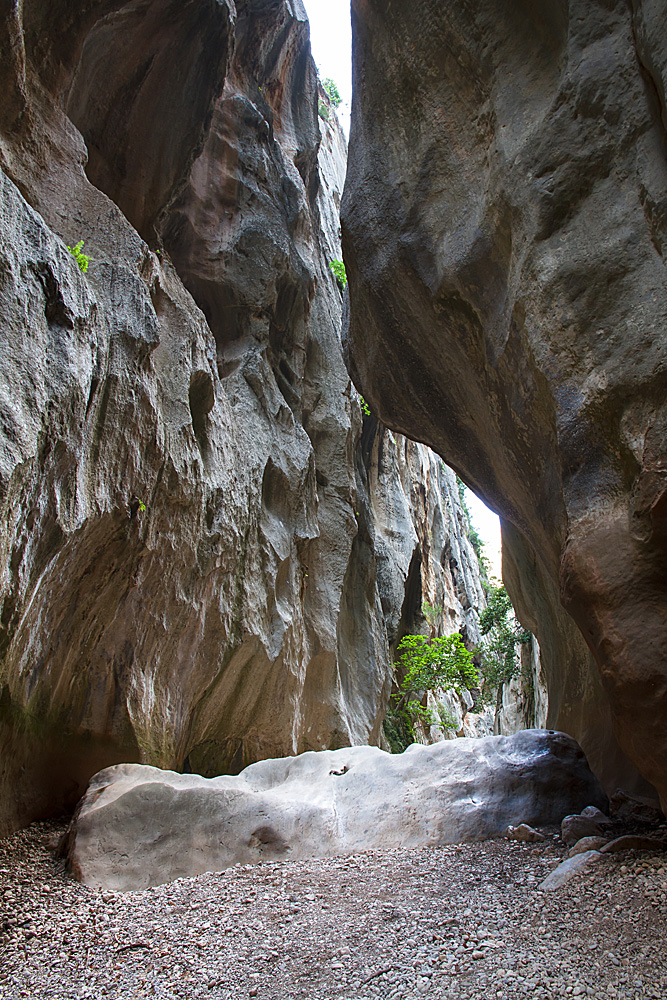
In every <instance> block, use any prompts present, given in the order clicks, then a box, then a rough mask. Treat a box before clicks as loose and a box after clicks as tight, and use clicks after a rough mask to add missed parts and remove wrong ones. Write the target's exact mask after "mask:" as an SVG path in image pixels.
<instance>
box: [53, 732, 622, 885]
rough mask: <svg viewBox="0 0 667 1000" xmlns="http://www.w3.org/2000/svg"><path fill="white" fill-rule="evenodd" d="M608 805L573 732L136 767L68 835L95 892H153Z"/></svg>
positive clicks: (473, 834) (94, 788)
mask: <svg viewBox="0 0 667 1000" xmlns="http://www.w3.org/2000/svg"><path fill="white" fill-rule="evenodd" d="M590 802H594V803H595V802H597V803H598V804H600V805H602V804H604V802H606V797H605V796H604V793H603V792H602V789H601V788H600V786H599V784H598V782H597V779H596V778H595V777H594V776H593V774H592V773H591V771H590V770H589V768H588V764H587V762H586V758H585V756H584V754H583V752H582V750H581V748H580V747H579V746H578V745H577V743H575V741H574V740H573V739H571V738H570V737H568V736H566V735H565V734H563V733H553V732H551V733H549V732H546V731H544V730H526V731H524V732H522V733H517V734H516V735H515V736H490V737H486V738H484V739H477V740H475V739H461V740H456V741H443V742H440V743H436V744H434V745H432V746H428V747H427V746H422V745H419V744H413V746H411V747H410V748H409V749H408V750H406V751H405V753H402V754H388V753H385V752H384V751H383V750H379V749H377V748H376V747H350V748H347V749H341V750H334V751H320V752H319V753H305V754H301V755H300V756H298V757H291V758H283V759H280V760H264V761H260V762H258V763H257V764H252V765H251V766H250V767H248V768H246V769H245V771H243V772H242V773H241V774H239V775H237V776H235V777H225V776H222V777H219V778H212V779H208V780H207V779H205V778H201V777H199V776H198V775H180V774H175V773H174V772H169V771H158V770H157V769H155V768H151V767H145V766H140V765H133V764H120V765H117V766H116V767H112V768H107V769H106V770H104V771H102V772H100V773H99V774H97V775H96V776H95V777H94V778H93V780H92V781H91V783H90V785H89V788H88V791H87V792H86V795H85V797H84V799H83V800H82V802H81V805H80V807H79V809H78V811H77V815H76V817H75V819H74V821H73V824H72V828H71V829H70V832H69V834H68V848H67V850H68V857H69V862H70V864H71V866H72V868H73V870H74V872H75V873H76V874H77V876H78V877H79V878H80V879H81V880H82V881H83V882H85V883H86V884H87V885H91V886H101V887H106V888H109V889H128V890H135V889H143V888H145V887H146V886H148V885H155V884H159V883H161V882H167V881H171V880H173V879H175V878H179V877H183V876H190V875H197V874H199V873H201V872H204V871H218V870H221V869H224V868H228V867H230V866H231V865H234V864H236V863H241V864H246V863H252V862H257V861H260V860H267V861H269V860H275V859H282V858H287V857H289V858H291V859H293V860H300V859H304V858H313V857H327V856H330V855H336V854H352V853H355V852H357V851H366V850H372V849H386V848H393V847H420V846H422V847H425V846H429V845H436V844H448V843H456V842H459V841H466V840H484V839H486V838H489V837H493V836H498V835H500V834H502V833H503V832H504V830H505V829H506V828H507V825H508V823H509V822H511V821H515V822H516V821H517V820H523V821H525V822H529V823H536V824H550V823H556V822H558V820H559V819H560V817H561V816H562V815H563V812H567V811H569V810H572V809H573V808H575V809H576V808H583V806H584V803H590Z"/></svg>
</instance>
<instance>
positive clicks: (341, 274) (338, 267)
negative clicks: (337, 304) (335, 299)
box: [329, 260, 347, 288]
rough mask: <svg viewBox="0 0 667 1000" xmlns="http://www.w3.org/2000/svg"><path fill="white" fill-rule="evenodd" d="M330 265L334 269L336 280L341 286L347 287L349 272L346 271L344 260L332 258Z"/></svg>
mask: <svg viewBox="0 0 667 1000" xmlns="http://www.w3.org/2000/svg"><path fill="white" fill-rule="evenodd" d="M329 267H330V268H331V270H332V271H333V273H334V275H335V277H336V281H337V282H338V284H339V285H340V286H341V288H346V287H347V274H346V273H345V264H344V263H343V261H342V260H332V261H331V263H330V264H329Z"/></svg>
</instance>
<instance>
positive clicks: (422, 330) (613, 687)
mask: <svg viewBox="0 0 667 1000" xmlns="http://www.w3.org/2000/svg"><path fill="white" fill-rule="evenodd" d="M352 10H353V36H354V57H353V58H354V83H355V98H354V106H353V113H352V131H351V138H350V168H349V171H348V177H347V183H346V190H345V196H344V204H343V236H344V239H343V246H344V252H345V260H346V264H347V268H348V275H349V279H350V295H351V321H350V334H349V352H350V357H351V364H352V370H353V374H354V378H355V383H356V384H357V385H358V386H359V387H360V388H361V390H362V391H363V393H364V395H365V397H366V398H367V399H368V400H370V401H371V403H372V405H373V407H374V409H375V411H376V412H377V413H378V415H379V417H380V418H381V419H382V420H384V421H385V422H386V423H387V424H389V425H390V426H392V427H393V428H395V429H396V430H397V431H399V432H401V433H406V434H409V435H412V436H416V437H419V439H420V440H423V441H427V442H428V443H429V444H430V445H431V446H432V447H433V448H435V449H436V450H437V451H438V452H439V453H440V454H441V455H443V456H444V457H445V458H446V460H447V461H449V462H451V464H452V465H453V466H454V467H455V468H456V469H457V470H458V471H459V472H460V474H461V475H462V476H463V478H464V479H465V480H466V481H467V482H468V483H469V484H470V485H471V486H472V487H473V488H474V489H475V491H476V492H478V493H479V494H480V495H481V496H483V497H485V498H486V499H487V500H488V501H489V503H490V504H491V506H493V507H494V508H495V509H496V510H498V511H500V512H501V514H502V515H503V518H504V519H505V524H504V551H505V568H504V574H505V578H506V581H507V584H508V587H509V589H510V591H511V594H512V596H513V598H514V601H515V604H516V606H517V608H518V610H519V612H520V615H521V618H522V621H523V622H524V624H525V625H526V626H528V627H529V628H531V630H533V631H534V632H535V633H536V635H537V637H538V640H539V643H540V648H541V650H542V655H543V662H544V669H545V674H546V677H547V683H548V687H549V725H550V726H554V727H558V728H563V729H565V730H567V731H568V732H570V733H572V734H573V735H575V736H576V737H577V738H579V739H580V740H581V742H582V745H583V746H584V748H585V749H586V751H587V753H588V755H589V759H590V760H591V763H592V765H593V766H594V768H595V769H596V770H597V771H598V773H599V774H600V775H601V777H603V779H604V780H606V782H607V783H608V784H612V785H613V784H615V783H622V784H624V785H625V786H626V787H628V786H634V787H635V788H636V789H642V790H643V791H650V788H649V786H648V785H646V783H645V782H644V784H643V786H642V781H641V779H640V778H639V776H638V775H637V772H636V770H635V767H636V768H638V769H639V771H640V772H641V774H642V775H643V776H644V778H645V779H648V781H650V782H653V783H654V785H655V787H656V788H657V789H658V790H659V792H660V795H661V797H662V803H663V806H665V805H667V735H666V731H665V726H664V719H665V715H666V714H667V659H666V657H667V653H666V651H667V575H666V574H665V563H666V557H667V500H666V498H667V457H666V455H665V437H666V434H665V431H666V422H665V421H666V416H665V414H666V411H665V399H666V393H667V339H666V338H665V333H664V331H665V325H666V320H667V316H666V315H665V312H666V309H667V295H666V291H667V288H666V274H665V263H664V245H665V236H666V235H667V162H666V155H665V154H666V146H665V129H666V127H667V111H666V106H665V79H666V78H665V66H666V63H665V52H667V45H666V42H667V37H666V34H665V33H666V30H667V29H666V27H665V19H664V16H663V15H664V10H663V8H662V7H661V6H660V5H658V4H652V3H650V2H648V0H630V2H627V0H608V2H605V3H584V2H580V0H571V2H569V3H565V2H553V0H537V2H534V0H531V2H530V3H528V2H524V0H521V2H517V3H511V4H508V3H506V2H504V0H480V2H479V3H475V4H466V3H459V2H455V0H444V2H440V0H409V2H408V0H394V2H392V3H387V2H386V0H364V2H363V3H362V2H361V0H353V3H352ZM614 734H615V737H616V739H617V740H618V743H616V740H615V738H614ZM619 744H620V746H619ZM626 755H627V756H626ZM628 758H629V759H628ZM631 762H633V763H631ZM633 764H634V765H635V767H633Z"/></svg>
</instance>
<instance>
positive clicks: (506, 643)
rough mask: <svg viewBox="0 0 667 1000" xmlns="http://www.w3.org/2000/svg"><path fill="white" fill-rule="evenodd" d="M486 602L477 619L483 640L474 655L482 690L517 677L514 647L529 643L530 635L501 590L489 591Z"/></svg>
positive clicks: (517, 667)
mask: <svg viewBox="0 0 667 1000" xmlns="http://www.w3.org/2000/svg"><path fill="white" fill-rule="evenodd" d="M487 599H488V603H487V606H486V607H485V608H484V610H483V611H482V613H481V614H480V616H479V630H480V632H481V633H482V635H483V636H485V638H484V639H483V640H482V642H481V643H480V644H479V646H478V647H477V649H476V650H475V653H476V654H477V655H478V656H479V657H480V660H481V669H482V675H483V677H484V682H485V686H486V687H487V688H497V687H499V686H500V685H501V684H505V683H506V682H507V681H510V680H511V679H512V678H513V677H516V676H517V674H518V673H519V670H520V663H519V658H518V657H517V646H521V645H523V644H524V643H528V642H530V640H531V638H532V634H531V633H530V632H528V631H527V630H526V629H524V627H523V626H522V625H521V624H520V622H519V621H518V620H517V618H516V616H515V614H514V608H513V607H512V602H511V601H510V598H509V594H508V593H507V591H506V590H505V588H504V587H489V588H488V590H487Z"/></svg>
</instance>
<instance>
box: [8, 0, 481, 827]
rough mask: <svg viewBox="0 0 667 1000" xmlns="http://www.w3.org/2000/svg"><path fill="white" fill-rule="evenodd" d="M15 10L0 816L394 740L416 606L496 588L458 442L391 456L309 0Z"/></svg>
mask: <svg viewBox="0 0 667 1000" xmlns="http://www.w3.org/2000/svg"><path fill="white" fill-rule="evenodd" d="M2 18H3V23H2V32H1V33H0V38H1V42H0V44H1V45H2V49H1V50H0V73H1V74H2V83H3V89H2V98H1V100H0V166H1V167H2V173H1V174H0V199H1V201H2V205H1V211H0V316H1V320H0V337H1V339H2V363H1V364H0V504H1V506H2V521H1V523H2V532H1V533H0V588H1V590H0V599H1V606H0V830H1V831H4V830H8V829H11V828H12V827H14V826H16V825H18V824H21V823H25V822H28V821H29V820H31V819H33V818H36V817H39V816H44V815H48V814H50V813H53V812H55V811H57V810H58V809H61V808H67V807H69V806H71V805H72V804H73V803H74V802H75V801H76V799H77V798H78V797H79V795H80V794H81V792H82V790H83V788H84V787H85V783H86V781H87V780H88V778H89V777H90V776H91V775H92V774H93V773H94V772H95V771H97V770H98V769H99V768H101V767H103V766H105V765H108V764H112V763H115V762H118V761H145V762H147V763H152V764H157V765H161V766H168V767H176V768H183V769H186V770H188V769H189V770H193V771H200V772H202V773H205V774H213V773H219V772H224V771H232V772H233V771H237V770H239V769H240V768H241V767H243V766H244V765H245V764H247V763H249V762H251V761H254V760H257V759H259V758H262V757H267V756H279V755H282V754H290V753H294V752H299V751H302V750H306V749H310V748H312V749H319V748H322V747H336V746H341V745H348V744H350V743H366V742H369V741H370V742H377V741H378V740H379V738H380V726H381V723H382V718H383V714H384V710H385V707H386V703H387V698H388V693H389V687H390V684H391V676H390V672H391V662H390V661H391V656H390V652H391V645H392V643H394V642H395V641H396V637H397V630H398V629H399V628H400V627H401V621H402V617H401V616H402V613H403V608H404V605H405V606H406V607H407V606H408V605H409V606H410V607H411V608H412V606H413V605H415V607H416V608H419V606H420V603H421V596H420V593H418V591H420V590H421V588H422V587H423V588H424V593H425V594H426V595H428V594H429V593H430V592H431V590H432V589H433V588H432V587H431V581H435V580H436V578H437V586H438V587H439V588H440V590H441V591H442V592H443V593H444V591H445V590H447V592H448V594H449V595H450V604H451V606H452V608H453V609H454V611H455V612H456V614H458V615H459V617H458V618H457V621H458V620H461V621H463V618H464V617H465V614H459V609H460V608H462V607H463V604H465V605H466V606H470V605H471V604H472V603H474V600H478V597H475V596H473V595H476V594H477V590H478V587H479V583H478V581H477V584H475V582H474V579H473V577H474V573H475V572H476V570H475V563H474V559H473V558H472V556H471V551H469V545H468V548H466V543H465V541H461V540H460V538H459V536H460V535H461V530H460V526H458V525H454V527H453V528H452V532H453V535H454V537H455V538H456V539H457V540H456V541H455V542H453V543H452V544H453V545H454V546H455V547H457V552H459V554H460V553H461V552H463V555H461V556H460V558H461V559H462V560H463V562H462V563H461V562H460V563H459V565H458V568H456V567H455V568H452V567H451V566H450V565H449V563H448V564H447V565H443V566H441V567H436V566H432V565H431V556H430V554H429V551H427V549H426V548H425V546H426V542H427V528H426V521H427V520H429V519H430V520H431V521H432V522H433V523H435V522H436V521H437V522H438V524H439V528H438V531H439V532H440V536H442V537H441V538H440V542H439V543H438V545H439V547H437V549H436V551H437V553H438V555H439V554H440V553H441V552H442V551H444V548H445V542H444V541H443V539H444V537H445V535H446V534H447V531H448V530H449V528H448V524H449V521H448V519H449V518H450V516H451V511H450V512H448V511H447V510H446V509H445V506H444V498H443V496H442V493H441V491H436V493H435V494H434V495H433V497H430V493H429V490H430V485H429V477H432V476H433V475H434V473H433V472H432V468H431V467H432V465H434V463H435V462H436V460H435V458H434V457H433V456H430V457H429V456H428V453H427V451H426V449H424V448H423V447H421V446H417V445H413V444H412V443H409V442H402V443H401V440H400V439H398V438H395V437H394V435H392V434H391V433H390V432H387V431H383V430H381V429H377V430H374V431H373V433H374V434H375V435H376V437H377V438H378V439H382V440H385V439H386V441H387V442H388V443H387V446H386V448H385V449H384V451H387V449H389V451H391V449H394V451H395V452H396V453H400V454H401V455H403V456H404V457H403V458H402V459H401V462H402V464H401V462H399V461H398V459H396V460H395V462H394V465H393V466H391V467H390V471H389V472H387V470H386V468H385V466H386V463H385V465H383V466H382V471H380V457H379V455H380V452H379V451H378V450H377V449H376V451H375V453H372V454H371V452H369V451H365V452H364V451H363V449H364V447H365V445H364V444H363V441H362V415H361V411H360V407H359V402H358V397H357V394H356V393H355V391H354V389H353V388H352V386H351V383H350V380H349V377H348V374H347V371H346V369H345V366H344V363H343V357H342V351H341V342H340V327H341V317H342V308H343V303H342V295H341V292H340V291H339V289H338V287H337V285H336V282H335V280H334V277H333V275H332V273H331V271H330V269H329V267H328V263H329V261H330V260H331V259H333V258H339V257H340V244H339V231H338V206H339V204H340V191H341V187H342V182H343V176H344V170H345V152H346V151H345V146H344V142H343V139H342V135H341V133H340V130H339V129H338V126H337V125H336V124H335V123H333V122H332V123H331V124H320V123H319V122H318V117H317V79H316V73H315V69H314V65H313V63H312V60H311V58H310V49H309V43H308V27H307V22H306V20H305V14H304V12H303V9H302V7H301V5H300V3H298V2H289V3H288V2H274V0H242V2H239V3H236V5H234V4H232V3H227V2H226V0H186V2H178V3H175V2H173V0H141V2H140V0H133V2H131V3H122V2H111V0H109V2H106V3H102V2H97V3H96V2H91V0H86V2H85V3H84V2H76V3H74V2H71V0H68V2H67V3H64V2H54V3H49V4H48V5H45V4H43V3H39V2H37V0H26V2H25V3H24V4H23V5H22V8H21V7H20V6H19V5H15V6H12V5H11V4H10V5H9V6H8V5H5V7H4V8H3V14H2ZM81 239H83V240H85V246H84V252H86V253H88V254H89V255H90V257H91V262H90V266H89V269H88V271H87V273H86V274H85V275H84V274H82V273H81V271H80V270H79V268H78V267H77V265H76V263H75V261H74V259H73V258H72V256H71V255H70V254H69V253H68V251H67V249H66V244H69V245H70V246H71V245H73V244H74V243H76V242H77V241H79V240H81ZM367 422H368V421H367ZM370 423H372V421H371V422H370ZM370 423H369V427H370ZM374 426H375V425H374ZM364 433H365V432H364ZM369 433H370V432H369ZM383 447H384V446H383ZM371 451H372V449H371ZM384 451H383V454H384ZM406 456H411V457H410V458H408V457H406ZM392 461H394V460H392ZM410 463H412V464H410ZM408 466H409V468H410V472H409V473H408V472H407V471H406V470H407V468H408ZM392 470H393V471H392ZM438 475H440V474H439V473H438ZM443 475H444V473H443ZM392 476H393V477H394V478H393V479H392ZM450 476H451V474H450ZM419 477H422V478H421V479H420V478H419ZM380 480H381V487H380V486H378V481H380ZM399 509H400V511H401V518H399V520H398V521H397V524H398V525H399V527H398V528H397V529H396V531H395V532H394V533H393V534H392V533H391V532H389V534H387V531H386V530H385V528H384V527H378V524H377V517H378V513H377V512H378V511H383V512H384V514H383V516H384V517H385V521H390V520H391V517H394V514H391V516H390V514H388V513H387V511H389V510H391V511H395V510H399ZM438 519H439V520H438ZM403 526H405V528H406V531H407V532H408V534H407V536H406V537H403V534H402V529H403ZM440 536H439V537H440ZM457 558H459V557H457ZM467 559H470V560H472V561H471V562H470V565H468V563H467V562H466V560H467ZM415 567H417V569H415ZM454 569H456V572H457V573H458V577H459V579H458V580H455V579H454ZM463 576H465V577H466V581H467V582H466V581H464V582H461V579H462V577H463ZM433 586H435V583H433ZM429 588H431V589H429ZM476 588H477V590H476ZM406 592H407V593H409V595H410V600H409V601H407V604H406ZM462 602H463V603H462Z"/></svg>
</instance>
